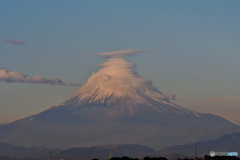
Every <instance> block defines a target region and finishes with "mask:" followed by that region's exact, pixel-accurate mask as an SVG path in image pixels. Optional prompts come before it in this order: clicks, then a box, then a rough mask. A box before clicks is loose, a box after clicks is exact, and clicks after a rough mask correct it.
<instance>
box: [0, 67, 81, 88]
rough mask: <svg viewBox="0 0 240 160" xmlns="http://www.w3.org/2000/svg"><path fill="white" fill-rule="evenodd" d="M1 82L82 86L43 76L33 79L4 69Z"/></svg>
mask: <svg viewBox="0 0 240 160" xmlns="http://www.w3.org/2000/svg"><path fill="white" fill-rule="evenodd" d="M0 81H4V82H9V83H11V82H22V83H37V84H40V83H42V84H50V85H61V86H79V85H80V84H76V83H65V82H62V81H61V80H60V79H59V78H55V77H51V78H44V77H42V76H35V77H31V76H28V75H24V74H23V73H21V72H16V71H8V70H6V69H4V68H0Z"/></svg>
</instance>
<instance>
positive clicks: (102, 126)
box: [0, 50, 240, 149]
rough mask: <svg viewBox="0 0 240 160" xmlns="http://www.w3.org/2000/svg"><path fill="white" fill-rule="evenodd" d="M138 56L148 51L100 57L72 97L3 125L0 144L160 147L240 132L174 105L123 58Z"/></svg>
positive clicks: (212, 117)
mask: <svg viewBox="0 0 240 160" xmlns="http://www.w3.org/2000/svg"><path fill="white" fill-rule="evenodd" d="M130 51H132V52H130ZM138 52H144V51H142V50H125V51H119V52H111V54H109V53H108V52H105V53H100V54H99V55H102V56H104V57H107V58H108V60H107V61H106V62H105V63H103V64H101V65H102V66H103V67H102V68H101V69H100V70H99V71H98V72H97V73H93V74H92V76H91V77H90V78H89V79H88V81H87V82H86V84H84V85H83V86H82V87H81V88H80V89H79V90H78V91H76V93H75V94H74V95H73V96H72V97H71V98H70V99H68V100H66V101H65V102H63V103H62V104H59V105H56V106H53V107H51V108H49V109H48V110H46V111H43V112H41V113H39V114H36V115H33V116H30V117H27V118H24V119H20V120H17V121H15V122H12V123H10V124H7V125H3V126H0V141H1V142H7V143H12V144H17V145H23V146H33V145H34V146H45V147H50V148H55V147H61V148H68V147H74V146H92V145H105V144H141V145H146V146H150V147H153V148H155V149H160V148H162V147H168V146H172V145H178V144H185V143H189V142H193V141H197V140H206V139H210V138H217V137H219V136H221V135H224V134H227V133H233V132H236V131H240V127H239V126H237V125H235V124H233V123H231V122H230V121H228V120H226V119H224V118H221V117H219V116H216V115H212V114H205V113H199V112H194V111H192V110H189V109H187V108H184V107H181V106H179V105H176V104H174V103H172V102H171V100H172V99H174V98H175V96H174V95H168V94H165V93H162V92H160V91H159V90H158V89H157V88H155V87H153V85H152V83H151V81H149V80H147V79H145V78H142V77H140V76H138V75H137V73H136V72H135V71H134V67H135V66H134V64H132V63H129V62H127V61H126V60H125V59H124V58H123V57H124V56H126V55H131V54H135V53H138Z"/></svg>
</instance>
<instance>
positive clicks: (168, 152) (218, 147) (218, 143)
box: [158, 132, 240, 158]
mask: <svg viewBox="0 0 240 160" xmlns="http://www.w3.org/2000/svg"><path fill="white" fill-rule="evenodd" d="M196 147H197V156H199V157H203V156H204V155H209V153H210V151H215V152H238V154H240V133H238V132H236V133H233V134H229V135H224V136H222V137H220V138H218V139H214V140H208V141H198V142H196ZM158 154H159V155H162V156H166V157H168V158H169V157H171V158H176V157H193V155H194V143H189V144H186V145H177V146H173V147H168V148H165V149H162V150H160V151H159V152H158Z"/></svg>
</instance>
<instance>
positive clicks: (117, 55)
mask: <svg viewBox="0 0 240 160" xmlns="http://www.w3.org/2000/svg"><path fill="white" fill-rule="evenodd" d="M146 52H149V51H148V50H144V49H127V50H121V51H112V52H100V53H95V54H96V55H100V56H103V57H105V58H120V57H126V56H131V55H136V54H139V53H146Z"/></svg>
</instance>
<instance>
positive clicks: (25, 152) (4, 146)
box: [0, 142, 61, 158]
mask: <svg viewBox="0 0 240 160" xmlns="http://www.w3.org/2000/svg"><path fill="white" fill-rule="evenodd" d="M60 151H61V150H60V149H54V150H49V149H47V148H45V147H29V148H27V147H22V146H18V145H13V144H9V143H1V142H0V157H13V158H14V157H17V158H39V157H44V156H49V155H51V154H56V153H58V152H60Z"/></svg>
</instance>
